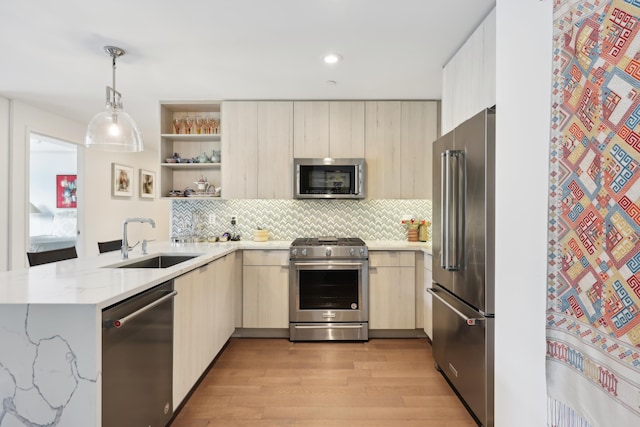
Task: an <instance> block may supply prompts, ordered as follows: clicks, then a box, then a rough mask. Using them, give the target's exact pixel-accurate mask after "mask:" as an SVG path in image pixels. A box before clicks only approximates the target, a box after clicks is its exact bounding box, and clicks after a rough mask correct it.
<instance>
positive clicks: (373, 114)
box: [365, 101, 402, 199]
mask: <svg viewBox="0 0 640 427" xmlns="http://www.w3.org/2000/svg"><path fill="white" fill-rule="evenodd" d="M401 114H402V107H401V103H400V101H367V102H366V103H365V149H366V153H367V155H366V162H367V178H366V183H367V188H366V191H367V198H369V199H396V198H399V197H400V188H399V187H400V185H402V182H401V181H400V179H401V176H400V174H401V172H400V170H401V168H402V157H401V155H400V141H401V136H402V130H401V129H402V126H401V117H402V115H401Z"/></svg>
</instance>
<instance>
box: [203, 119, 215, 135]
mask: <svg viewBox="0 0 640 427" xmlns="http://www.w3.org/2000/svg"><path fill="white" fill-rule="evenodd" d="M204 121H205V129H206V130H205V132H206V133H213V125H214V123H215V120H214V119H213V116H207V117H205V119H204Z"/></svg>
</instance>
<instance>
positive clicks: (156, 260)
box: [108, 254, 200, 268]
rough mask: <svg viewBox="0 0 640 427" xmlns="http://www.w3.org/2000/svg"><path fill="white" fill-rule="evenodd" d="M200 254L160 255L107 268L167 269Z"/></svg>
mask: <svg viewBox="0 0 640 427" xmlns="http://www.w3.org/2000/svg"><path fill="white" fill-rule="evenodd" d="M198 256H200V254H190V255H173V254H160V255H154V256H151V257H149V258H144V259H139V260H136V261H123V262H121V263H118V264H113V265H110V266H108V267H109V268H167V267H173V266H174V265H177V264H180V263H181V262H185V261H189V260H190V259H193V258H196V257H198Z"/></svg>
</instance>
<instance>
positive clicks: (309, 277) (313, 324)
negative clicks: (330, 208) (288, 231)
mask: <svg viewBox="0 0 640 427" xmlns="http://www.w3.org/2000/svg"><path fill="white" fill-rule="evenodd" d="M289 255H290V257H289V266H290V270H289V322H290V323H289V339H290V340H291V341H327V340H345V341H366V340H368V339H369V251H368V249H367V246H366V245H365V243H364V242H363V241H362V239H359V238H336V237H318V238H300V239H296V240H294V241H293V243H291V248H290V250H289Z"/></svg>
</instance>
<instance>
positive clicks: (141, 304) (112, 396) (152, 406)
mask: <svg viewBox="0 0 640 427" xmlns="http://www.w3.org/2000/svg"><path fill="white" fill-rule="evenodd" d="M176 293H177V292H176V291H174V290H173V282H172V281H171V282H166V283H163V284H161V285H158V286H156V287H154V288H152V289H149V290H147V291H145V292H143V293H141V294H139V295H136V296H133V297H131V298H129V299H127V300H125V301H124V302H122V303H118V304H116V305H114V306H111V307H107V308H106V309H104V310H103V312H102V426H103V427H127V426H131V427H134V426H135V427H138V426H150V427H160V426H166V425H167V424H168V423H169V421H170V420H171V417H172V416H173V407H172V391H173V388H172V372H173V297H174V296H175V295H176Z"/></svg>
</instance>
